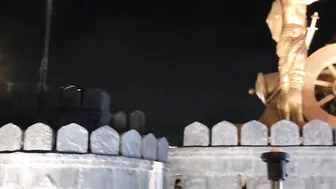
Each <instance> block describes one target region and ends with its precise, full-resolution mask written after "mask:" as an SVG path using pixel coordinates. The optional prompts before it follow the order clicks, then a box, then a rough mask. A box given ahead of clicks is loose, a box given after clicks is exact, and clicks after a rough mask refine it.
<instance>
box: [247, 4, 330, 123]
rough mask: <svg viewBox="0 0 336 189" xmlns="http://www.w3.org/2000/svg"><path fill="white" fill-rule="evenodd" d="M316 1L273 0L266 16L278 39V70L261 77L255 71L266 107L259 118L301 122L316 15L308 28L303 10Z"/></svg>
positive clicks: (273, 36) (257, 83) (256, 91)
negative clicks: (307, 66)
mask: <svg viewBox="0 0 336 189" xmlns="http://www.w3.org/2000/svg"><path fill="white" fill-rule="evenodd" d="M316 1H317V0H276V1H275V2H274V3H273V5H272V9H271V11H270V13H269V15H268V17H267V19H266V23H267V24H268V26H269V29H270V31H271V33H272V38H273V39H274V40H275V41H276V42H277V47H276V54H277V55H278V57H279V63H278V70H279V73H278V74H276V73H273V75H269V74H267V75H262V76H260V74H258V79H257V82H256V89H254V91H255V93H256V94H257V95H258V97H259V98H260V99H261V100H262V102H263V103H264V104H266V105H267V106H268V107H267V108H266V110H265V113H264V115H265V114H266V115H267V116H263V117H262V119H264V118H265V119H268V121H266V122H269V121H270V119H272V118H269V117H273V118H274V119H273V120H272V121H275V120H279V119H287V120H291V121H293V122H295V123H297V124H298V125H300V126H302V125H303V124H304V118H303V112H302V103H303V102H302V101H303V99H302V90H303V85H304V79H305V75H306V73H305V66H306V59H307V51H308V50H307V49H308V47H309V45H310V43H311V40H312V37H313V36H314V33H315V31H316V30H317V29H316V28H315V26H316V22H317V19H318V14H317V13H315V14H314V15H313V17H312V18H313V20H312V23H311V26H310V27H309V28H307V22H306V13H307V5H310V4H311V3H313V2H316ZM307 31H308V32H307ZM335 73H336V71H335ZM266 77H267V79H269V80H267V79H266ZM275 78H277V79H275ZM313 83H314V84H315V81H314V82H313ZM323 84H325V83H323ZM327 85H329V84H327ZM250 92H253V90H250ZM275 110H276V111H275ZM276 114H277V115H276Z"/></svg>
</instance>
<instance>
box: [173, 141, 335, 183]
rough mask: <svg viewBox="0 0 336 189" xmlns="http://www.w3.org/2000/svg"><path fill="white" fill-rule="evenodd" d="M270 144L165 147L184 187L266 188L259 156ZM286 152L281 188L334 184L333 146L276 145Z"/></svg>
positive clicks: (265, 170)
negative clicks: (243, 179)
mask: <svg viewBox="0 0 336 189" xmlns="http://www.w3.org/2000/svg"><path fill="white" fill-rule="evenodd" d="M271 148H272V147H257V146H248V147H247V146H236V147H183V148H172V149H170V151H169V163H170V172H171V174H170V175H171V177H170V178H169V180H170V183H173V182H174V179H176V177H177V176H179V177H180V178H183V188H184V189H217V188H221V187H225V188H235V189H239V188H241V185H240V181H239V177H240V176H241V175H242V176H244V177H245V180H246V183H247V188H248V189H260V188H270V185H269V181H268V180H267V166H266V163H264V162H263V161H262V160H261V158H260V156H261V154H262V153H264V152H267V151H270V149H271ZM280 149H281V151H285V152H288V153H289V154H290V162H289V163H288V165H287V173H288V176H289V177H288V178H287V179H286V180H285V181H284V188H309V189H321V188H335V184H336V182H335V180H336V176H335V174H334V170H335V166H336V158H335V157H336V148H334V147H331V146H306V147H302V146H297V147H295V146H291V147H280Z"/></svg>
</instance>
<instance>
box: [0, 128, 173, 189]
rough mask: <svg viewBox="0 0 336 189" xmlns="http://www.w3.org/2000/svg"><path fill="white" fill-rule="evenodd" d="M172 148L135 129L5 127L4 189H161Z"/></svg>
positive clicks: (1, 145)
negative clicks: (90, 130)
mask: <svg viewBox="0 0 336 189" xmlns="http://www.w3.org/2000/svg"><path fill="white" fill-rule="evenodd" d="M168 148H169V144H168V141H167V140H166V138H160V139H157V138H156V137H155V136H154V135H153V134H148V135H145V136H141V135H140V134H139V133H138V132H137V131H136V130H130V131H127V132H125V133H123V134H121V135H119V133H118V132H116V131H115V130H114V129H113V128H111V127H109V126H103V127H100V128H98V129H96V130H95V131H93V132H91V133H89V132H88V131H87V130H86V129H85V128H83V127H82V126H80V125H77V124H74V123H73V124H69V125H66V126H63V127H61V128H60V129H59V130H57V132H54V131H53V130H52V129H51V127H49V126H48V125H45V124H43V123H36V124H34V125H32V126H30V127H29V128H28V129H26V130H25V131H22V130H21V128H20V127H18V126H16V125H14V124H11V123H9V124H7V125H4V126H2V127H1V128H0V152H1V153H0V188H4V189H5V188H6V189H11V188H13V189H14V188H29V189H40V188H41V189H42V188H55V189H65V188H67V189H82V188H86V189H91V188H92V189H107V188H125V189H130V188H134V189H137V188H138V189H146V188H153V187H154V188H158V189H161V188H163V187H164V186H165V185H166V183H167V182H166V178H167V176H166V174H167V172H168V168H167V165H166V162H167V159H168Z"/></svg>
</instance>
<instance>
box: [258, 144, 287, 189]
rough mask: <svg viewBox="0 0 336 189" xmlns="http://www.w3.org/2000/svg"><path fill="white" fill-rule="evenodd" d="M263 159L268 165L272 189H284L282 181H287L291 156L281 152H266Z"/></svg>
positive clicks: (262, 156)
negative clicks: (287, 165)
mask: <svg viewBox="0 0 336 189" xmlns="http://www.w3.org/2000/svg"><path fill="white" fill-rule="evenodd" d="M261 159H262V160H263V161H264V162H266V163H267V173H268V180H270V181H271V189H282V181H283V180H285V179H286V177H287V173H286V164H287V163H288V162H289V154H288V153H286V152H280V151H271V152H266V153H263V154H262V155H261Z"/></svg>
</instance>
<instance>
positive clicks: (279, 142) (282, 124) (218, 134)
mask: <svg viewBox="0 0 336 189" xmlns="http://www.w3.org/2000/svg"><path fill="white" fill-rule="evenodd" d="M209 132H210V129H209V127H207V126H205V125H204V124H201V123H199V122H194V123H192V124H190V125H188V126H187V127H185V129H184V139H183V146H190V147H191V146H194V147H197V146H209V145H211V146H239V145H243V146H268V145H271V146H301V145H304V146H311V145H320V146H321V145H322V146H328V145H333V144H334V139H333V138H334V137H333V129H332V127H331V126H330V125H329V124H328V123H326V122H323V121H321V120H313V121H310V122H308V123H306V125H304V127H303V129H302V136H300V129H299V127H298V126H297V125H296V124H295V123H293V122H291V121H287V120H282V121H279V122H277V123H275V124H274V125H272V127H271V128H270V129H268V128H267V127H266V126H265V125H264V124H263V123H260V122H259V121H250V122H247V123H245V124H243V125H242V127H241V128H240V129H238V127H237V126H236V125H234V124H232V123H230V122H227V121H222V122H220V123H218V124H216V125H215V126H213V127H212V129H211V134H209ZM269 135H270V136H269ZM238 136H239V137H238ZM238 139H239V140H238ZM209 141H211V144H210V142H209Z"/></svg>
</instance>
